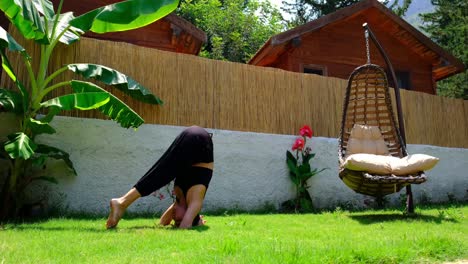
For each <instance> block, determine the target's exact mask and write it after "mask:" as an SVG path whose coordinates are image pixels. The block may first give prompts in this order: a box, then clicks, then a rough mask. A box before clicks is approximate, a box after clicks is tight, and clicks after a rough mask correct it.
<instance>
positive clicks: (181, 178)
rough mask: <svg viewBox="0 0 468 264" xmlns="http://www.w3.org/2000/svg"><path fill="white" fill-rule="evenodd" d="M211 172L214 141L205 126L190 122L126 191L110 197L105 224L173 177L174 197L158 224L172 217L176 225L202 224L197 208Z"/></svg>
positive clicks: (110, 224) (110, 225) (111, 224)
mask: <svg viewBox="0 0 468 264" xmlns="http://www.w3.org/2000/svg"><path fill="white" fill-rule="evenodd" d="M212 174H213V142H212V140H211V136H210V134H209V133H208V132H206V130H205V129H203V128H201V127H198V126H191V127H189V128H187V129H185V130H184V131H182V133H180V134H179V135H178V136H177V137H176V139H175V140H174V142H172V144H171V146H170V147H169V148H168V149H167V151H166V152H165V153H164V154H163V155H162V156H161V158H160V159H159V160H158V161H157V162H156V163H155V164H154V165H153V166H152V167H151V169H150V170H149V171H148V172H147V173H146V174H145V175H143V177H141V179H140V180H139V181H138V182H137V183H136V184H135V185H134V186H133V188H132V189H130V190H129V191H128V192H127V193H126V194H125V195H123V196H121V197H119V198H114V199H112V200H111V201H110V214H109V218H108V219H107V222H106V227H107V228H108V229H109V228H114V227H116V226H117V224H118V223H119V221H120V219H121V218H122V215H123V214H124V212H125V210H126V209H127V207H128V206H130V205H131V204H132V203H133V202H134V201H136V200H137V199H138V198H140V197H144V196H148V195H150V194H151V193H153V192H154V191H156V190H158V189H160V188H161V187H163V186H165V185H167V184H169V183H170V182H171V181H172V180H175V181H174V193H175V196H176V201H175V202H174V203H173V204H172V205H171V206H169V208H168V209H167V210H166V211H165V212H164V214H163V215H162V216H161V219H160V224H161V225H169V224H170V223H171V222H172V220H174V224H175V226H177V227H179V228H190V227H192V226H196V225H202V224H204V220H203V219H201V218H200V216H199V212H200V210H201V208H202V205H203V200H204V198H205V193H206V190H207V188H208V185H209V183H210V180H211V176H212Z"/></svg>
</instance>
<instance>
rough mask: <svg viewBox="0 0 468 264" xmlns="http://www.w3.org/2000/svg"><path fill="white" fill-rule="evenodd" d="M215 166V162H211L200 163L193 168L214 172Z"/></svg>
mask: <svg viewBox="0 0 468 264" xmlns="http://www.w3.org/2000/svg"><path fill="white" fill-rule="evenodd" d="M213 164H214V162H209V163H206V162H199V163H195V164H193V165H192V167H202V168H207V169H210V170H213Z"/></svg>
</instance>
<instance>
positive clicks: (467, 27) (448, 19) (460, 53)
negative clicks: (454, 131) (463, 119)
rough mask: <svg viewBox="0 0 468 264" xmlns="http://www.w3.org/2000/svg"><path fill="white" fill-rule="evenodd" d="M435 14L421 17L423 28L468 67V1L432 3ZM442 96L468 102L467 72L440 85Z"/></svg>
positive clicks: (454, 0)
mask: <svg viewBox="0 0 468 264" xmlns="http://www.w3.org/2000/svg"><path fill="white" fill-rule="evenodd" d="M431 2H432V4H433V5H434V6H435V7H436V8H435V11H434V12H433V13H427V14H422V15H420V16H421V18H422V20H423V26H422V27H423V29H424V30H425V31H426V32H427V33H428V34H429V35H430V37H431V38H432V39H433V40H434V41H435V42H437V43H438V44H439V45H440V46H442V47H443V48H444V49H446V50H449V51H450V52H451V53H452V54H453V55H454V56H455V57H457V58H459V59H461V60H462V61H463V63H464V64H465V65H467V64H468V48H467V43H468V39H467V35H468V16H467V14H468V2H467V1H466V0H432V1H431ZM437 86H438V88H437V93H438V94H440V95H442V96H447V97H453V98H462V99H465V100H467V99H468V75H467V71H466V70H465V71H464V72H463V73H460V74H457V75H455V76H452V77H450V78H447V79H445V80H442V81H439V82H438V83H437Z"/></svg>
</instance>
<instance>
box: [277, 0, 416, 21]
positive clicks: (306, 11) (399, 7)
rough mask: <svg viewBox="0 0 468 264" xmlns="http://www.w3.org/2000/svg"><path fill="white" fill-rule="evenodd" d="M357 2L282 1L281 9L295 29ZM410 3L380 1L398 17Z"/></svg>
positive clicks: (341, 0)
mask: <svg viewBox="0 0 468 264" xmlns="http://www.w3.org/2000/svg"><path fill="white" fill-rule="evenodd" d="M359 1H361V0H295V2H293V3H290V2H288V1H283V7H282V8H281V9H282V10H283V11H285V12H287V13H289V14H291V15H292V18H291V20H289V21H288V26H289V27H295V26H299V25H302V24H304V23H306V22H308V21H311V20H314V19H317V18H319V17H321V16H324V15H328V14H330V13H333V12H335V11H336V10H338V9H341V8H344V7H347V6H350V5H353V4H355V3H357V2H359ZM400 2H401V3H400ZM411 2H412V0H393V1H391V0H386V1H382V3H383V4H384V5H386V6H388V7H389V8H390V9H391V10H392V11H393V12H395V14H397V15H399V16H404V14H405V13H406V11H407V10H408V8H409V6H410V4H411Z"/></svg>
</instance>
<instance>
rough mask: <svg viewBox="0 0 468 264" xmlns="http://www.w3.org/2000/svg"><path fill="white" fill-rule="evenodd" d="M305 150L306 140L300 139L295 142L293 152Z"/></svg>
mask: <svg viewBox="0 0 468 264" xmlns="http://www.w3.org/2000/svg"><path fill="white" fill-rule="evenodd" d="M303 148H304V139H303V138H298V139H296V142H294V145H293V146H292V150H296V149H298V150H302V149H303Z"/></svg>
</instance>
